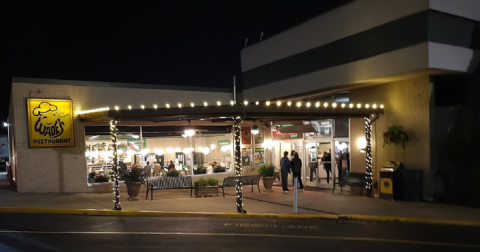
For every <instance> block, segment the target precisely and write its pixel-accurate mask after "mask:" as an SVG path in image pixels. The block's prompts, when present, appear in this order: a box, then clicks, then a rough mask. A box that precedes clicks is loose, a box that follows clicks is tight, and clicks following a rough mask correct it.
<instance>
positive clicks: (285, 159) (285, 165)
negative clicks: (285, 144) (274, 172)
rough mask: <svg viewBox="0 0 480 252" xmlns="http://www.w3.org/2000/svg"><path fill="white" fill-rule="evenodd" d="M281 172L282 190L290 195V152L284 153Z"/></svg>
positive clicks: (281, 160)
mask: <svg viewBox="0 0 480 252" xmlns="http://www.w3.org/2000/svg"><path fill="white" fill-rule="evenodd" d="M280 171H281V172H282V189H283V191H284V192H286V193H288V192H289V191H290V190H288V183H287V179H288V174H289V173H290V159H288V151H285V152H284V153H283V158H282V159H280Z"/></svg>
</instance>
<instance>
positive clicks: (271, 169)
mask: <svg viewBox="0 0 480 252" xmlns="http://www.w3.org/2000/svg"><path fill="white" fill-rule="evenodd" d="M258 174H259V175H260V176H261V177H274V176H275V165H273V164H264V165H261V166H260V168H258Z"/></svg>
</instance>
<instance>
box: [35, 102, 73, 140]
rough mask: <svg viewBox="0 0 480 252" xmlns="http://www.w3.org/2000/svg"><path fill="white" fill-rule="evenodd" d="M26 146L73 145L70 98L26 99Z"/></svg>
mask: <svg viewBox="0 0 480 252" xmlns="http://www.w3.org/2000/svg"><path fill="white" fill-rule="evenodd" d="M27 117H28V138H29V140H28V146H29V147H31V148H38V147H63V146H74V145H75V141H74V140H75V139H74V133H73V113H72V101H71V100H58V99H27Z"/></svg>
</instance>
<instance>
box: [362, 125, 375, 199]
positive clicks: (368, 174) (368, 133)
mask: <svg viewBox="0 0 480 252" xmlns="http://www.w3.org/2000/svg"><path fill="white" fill-rule="evenodd" d="M364 121H365V140H366V142H367V143H366V144H367V146H366V147H365V153H366V154H365V161H366V166H365V181H366V182H365V183H366V184H365V187H366V188H367V190H368V191H369V194H371V190H372V182H373V168H372V167H373V166H372V163H373V159H372V124H371V122H370V119H369V118H368V117H364Z"/></svg>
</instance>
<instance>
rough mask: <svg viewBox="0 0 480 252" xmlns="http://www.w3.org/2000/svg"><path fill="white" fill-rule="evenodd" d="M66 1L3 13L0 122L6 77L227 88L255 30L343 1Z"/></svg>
mask: <svg viewBox="0 0 480 252" xmlns="http://www.w3.org/2000/svg"><path fill="white" fill-rule="evenodd" d="M65 2H66V3H64V4H62V5H58V4H45V3H41V4H31V3H29V4H28V5H23V6H17V7H18V8H15V9H12V10H11V11H10V12H9V13H8V14H9V17H8V19H7V20H6V21H5V22H6V23H5V24H4V25H6V26H7V27H6V31H7V34H9V35H10V36H9V39H8V40H7V41H8V42H9V43H10V44H9V45H8V44H7V45H6V46H5V47H4V48H6V55H7V56H8V57H7V59H9V61H7V66H8V67H7V68H6V69H1V70H0V73H2V76H1V81H2V92H1V93H0V94H1V96H0V101H1V104H0V106H1V107H0V108H1V110H0V122H3V121H6V117H7V114H8V104H9V94H10V91H9V89H10V85H11V77H12V76H19V77H35V78H50V79H73V80H95V81H113V82H131V83H143V84H164V85H180V86H208V87H231V86H232V78H233V77H232V76H234V75H236V76H238V78H239V79H240V78H241V76H240V74H241V69H240V51H241V49H242V48H243V47H244V43H245V38H247V37H248V41H249V43H248V44H249V45H252V44H253V43H256V42H258V41H259V37H260V33H261V31H263V32H264V36H263V39H267V38H268V37H270V36H272V35H274V34H276V33H279V32H281V31H283V30H286V29H288V28H290V27H292V26H295V25H297V24H299V23H302V22H304V21H306V20H308V19H310V18H312V17H314V16H316V15H319V14H321V13H322V12H325V11H328V10H330V9H332V8H334V7H337V6H339V5H341V4H344V3H346V2H349V1H348V0H314V1H291V0H283V1H282V0H276V1H275V0H268V1H258V0H257V1H232V0H230V1H155V2H158V4H153V3H151V4H150V3H148V4H143V5H142V4H140V3H139V2H140V1H128V2H127V1H125V2H120V1H118V2H117V1H95V2H94V1H92V2H88V1H65ZM99 2H101V4H99ZM145 2H146V1H145ZM152 2H154V1H152ZM164 2H170V3H164ZM332 25H334V24H332ZM240 80H241V79H240ZM239 84H240V85H241V83H239ZM2 124H3V123H2ZM2 126H3V125H2ZM0 128H1V129H2V130H3V132H0V133H5V130H4V129H5V128H3V127H0Z"/></svg>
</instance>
